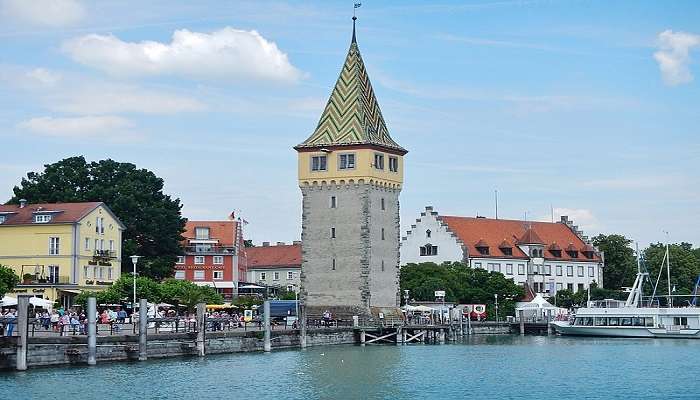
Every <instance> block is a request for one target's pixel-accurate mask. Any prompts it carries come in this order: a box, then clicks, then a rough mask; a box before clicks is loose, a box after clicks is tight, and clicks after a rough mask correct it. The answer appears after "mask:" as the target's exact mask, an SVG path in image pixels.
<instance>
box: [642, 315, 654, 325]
mask: <svg viewBox="0 0 700 400" xmlns="http://www.w3.org/2000/svg"><path fill="white" fill-rule="evenodd" d="M644 321H645V325H646V326H654V317H646V318H644Z"/></svg>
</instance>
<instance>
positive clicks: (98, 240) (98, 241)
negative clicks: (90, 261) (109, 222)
mask: <svg viewBox="0 0 700 400" xmlns="http://www.w3.org/2000/svg"><path fill="white" fill-rule="evenodd" d="M99 249H100V239H95V251H97V250H99Z"/></svg>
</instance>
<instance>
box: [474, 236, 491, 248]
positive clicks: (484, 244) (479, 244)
mask: <svg viewBox="0 0 700 400" xmlns="http://www.w3.org/2000/svg"><path fill="white" fill-rule="evenodd" d="M474 247H489V244H488V243H486V241H485V240H484V238H481V239H479V241H478V242H476V244H475V245H474Z"/></svg>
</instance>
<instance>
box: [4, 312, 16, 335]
mask: <svg viewBox="0 0 700 400" xmlns="http://www.w3.org/2000/svg"><path fill="white" fill-rule="evenodd" d="M5 318H6V319H5V323H6V326H7V328H6V330H5V331H6V334H7V336H12V333H13V332H14V330H15V323H16V322H17V318H16V315H15V310H10V311H8V312H7V314H5Z"/></svg>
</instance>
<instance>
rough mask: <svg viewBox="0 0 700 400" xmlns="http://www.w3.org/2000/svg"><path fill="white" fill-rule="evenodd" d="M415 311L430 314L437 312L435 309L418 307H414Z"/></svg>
mask: <svg viewBox="0 0 700 400" xmlns="http://www.w3.org/2000/svg"><path fill="white" fill-rule="evenodd" d="M413 311H420V312H423V311H425V312H428V311H435V309H434V308H430V307H428V306H416V307H413Z"/></svg>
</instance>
